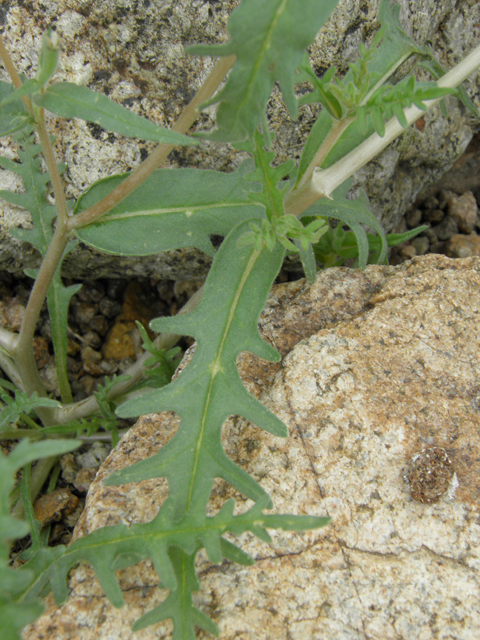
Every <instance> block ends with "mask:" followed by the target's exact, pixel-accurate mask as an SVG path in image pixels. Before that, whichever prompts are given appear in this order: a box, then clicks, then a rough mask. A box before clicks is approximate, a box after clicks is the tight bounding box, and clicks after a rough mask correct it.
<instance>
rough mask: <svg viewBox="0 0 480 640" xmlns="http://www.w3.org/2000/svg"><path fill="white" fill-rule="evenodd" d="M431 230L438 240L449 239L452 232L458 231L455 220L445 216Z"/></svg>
mask: <svg viewBox="0 0 480 640" xmlns="http://www.w3.org/2000/svg"><path fill="white" fill-rule="evenodd" d="M433 231H434V232H435V235H436V236H437V238H438V239H439V240H449V239H450V238H451V237H452V236H453V235H454V234H456V233H458V227H457V223H456V222H455V220H454V219H453V218H450V216H447V217H446V218H444V219H443V220H442V222H441V223H440V224H437V226H435V227H433Z"/></svg>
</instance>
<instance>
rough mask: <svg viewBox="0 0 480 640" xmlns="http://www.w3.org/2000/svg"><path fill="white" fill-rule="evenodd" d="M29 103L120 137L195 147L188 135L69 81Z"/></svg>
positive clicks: (54, 86) (194, 141)
mask: <svg viewBox="0 0 480 640" xmlns="http://www.w3.org/2000/svg"><path fill="white" fill-rule="evenodd" d="M32 100H33V101H34V103H35V104H36V105H37V106H38V107H43V108H44V109H47V111H51V112H52V113H55V114H56V115H57V116H61V117H62V118H80V119H81V120H88V121H89V122H94V123H95V124H98V125H100V126H102V127H104V128H105V129H107V130H108V131H115V133H119V134H120V135H122V136H129V137H131V138H140V139H142V140H154V141H155V142H164V143H167V144H175V145H177V144H181V145H185V144H187V145H188V144H198V142H197V141H196V140H193V139H192V138H189V137H188V136H184V135H181V134H180V133H176V132H175V131H170V130H169V129H163V128H162V127H157V126H156V125H155V124H153V122H150V120H146V119H145V118H142V117H141V116H138V115H137V114H136V113H133V112H132V111H129V110H128V109H125V107H122V106H121V105H119V104H117V103H116V102H112V101H111V100H110V99H109V98H107V96H105V95H103V94H101V93H96V92H95V91H91V90H90V89H87V87H81V86H79V85H76V84H73V83H71V82H58V83H56V84H53V85H51V86H50V87H48V89H46V91H45V92H43V93H38V94H35V95H34V96H32Z"/></svg>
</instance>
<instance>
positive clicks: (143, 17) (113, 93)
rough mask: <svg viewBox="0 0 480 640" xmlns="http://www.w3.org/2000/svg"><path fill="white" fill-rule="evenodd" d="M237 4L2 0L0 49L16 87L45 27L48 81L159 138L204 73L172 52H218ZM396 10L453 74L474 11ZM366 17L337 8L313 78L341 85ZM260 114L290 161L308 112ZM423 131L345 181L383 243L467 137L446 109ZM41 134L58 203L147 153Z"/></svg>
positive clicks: (166, 272)
mask: <svg viewBox="0 0 480 640" xmlns="http://www.w3.org/2000/svg"><path fill="white" fill-rule="evenodd" d="M237 4H238V1H237V0H229V1H228V2H221V3H220V2H206V1H203V0H189V1H188V2H184V1H183V0H161V1H160V0H155V1H154V2H143V3H140V2H138V1H137V0H108V1H104V0H102V1H100V0H68V1H67V0H62V1H60V2H53V1H52V0H42V1H41V2H40V1H34V2H29V3H26V2H23V1H20V0H12V2H9V3H8V4H7V6H5V7H2V8H1V9H0V20H1V21H2V23H3V25H4V33H3V37H4V38H5V42H6V45H7V47H8V48H9V49H10V51H11V52H12V56H13V58H14V60H15V62H16V64H17V65H18V68H19V70H20V71H21V72H24V73H25V74H26V75H27V76H28V77H30V76H31V75H32V73H33V71H34V69H35V67H36V64H37V60H38V51H39V47H40V41H41V35H42V32H43V31H44V30H45V29H46V27H47V26H48V24H54V25H55V26H56V27H57V29H58V32H59V33H60V35H61V37H62V42H63V48H64V49H63V55H62V59H61V64H60V67H59V70H58V73H57V77H56V79H58V80H67V81H70V82H72V81H73V82H78V83H80V84H82V85H85V86H88V87H90V88H91V89H94V90H97V91H100V92H105V93H106V94H108V95H109V96H110V97H111V98H112V99H114V100H116V101H117V102H120V103H122V104H124V105H126V106H128V107H130V108H132V109H133V110H134V111H135V112H136V113H139V114H140V115H143V116H146V117H148V118H150V119H152V120H153V121H154V122H156V123H157V124H159V125H163V126H170V125H171V124H172V122H173V121H174V120H175V119H176V118H177V117H178V115H179V113H180V112H181V110H182V109H183V107H184V106H185V105H186V104H187V103H188V101H189V100H190V99H191V98H192V97H193V95H194V93H195V91H196V89H197V88H198V86H199V83H200V82H201V81H202V80H203V79H204V78H205V76H206V75H207V73H208V72H209V70H210V69H211V67H212V61H211V60H210V59H209V58H196V57H189V56H187V55H186V54H184V50H183V47H184V46H187V45H190V44H196V43H200V42H209V43H213V42H223V41H225V39H226V38H227V37H228V36H227V30H226V27H227V24H228V17H229V13H231V11H232V10H233V9H234V8H235V6H237ZM400 4H401V5H402V19H403V23H404V25H405V29H406V30H407V31H408V32H410V33H411V34H412V35H413V37H414V38H415V40H416V41H417V42H419V43H420V44H423V43H425V42H429V43H431V44H432V47H433V50H434V51H435V53H436V55H437V56H438V59H439V60H440V62H441V63H442V64H443V65H444V66H445V67H447V68H450V67H452V66H453V65H454V64H456V63H457V62H459V61H460V60H461V59H462V58H463V57H464V56H465V55H466V54H467V53H468V52H469V51H470V50H471V49H472V48H473V47H474V46H475V45H476V44H477V43H478V27H477V25H478V23H480V5H479V3H475V2H474V3H472V2H471V0H458V1H455V0H446V1H445V2H441V3H439V2H437V1H436V0H410V1H407V0H401V3H400ZM377 8H378V0H366V1H364V2H363V1H362V2H361V1H360V0H343V1H342V2H340V4H339V6H338V7H337V9H336V10H335V12H334V13H333V14H332V17H331V19H330V21H329V22H328V24H327V25H326V26H325V28H324V29H323V30H322V31H321V32H320V34H319V35H318V37H317V39H316V41H315V43H314V44H313V46H312V48H311V56H312V61H313V64H314V66H316V67H317V68H318V69H319V70H322V69H323V70H325V69H326V68H327V67H328V66H330V65H332V64H335V65H336V66H337V67H338V69H339V71H340V72H342V73H343V72H344V71H345V70H346V68H347V66H348V64H349V63H351V62H353V61H354V59H355V57H356V56H357V51H358V44H359V43H360V42H363V41H365V42H367V43H368V42H370V41H371V38H372V36H373V31H374V28H375V26H376V22H375V21H376V12H377ZM478 82H479V81H478V75H477V76H474V77H473V78H472V79H471V80H470V81H469V82H467V83H466V87H467V90H468V91H469V93H470V94H471V95H472V97H473V99H474V101H476V102H478V98H477V97H476V96H478V94H479V91H478ZM477 106H478V104H477ZM269 109H270V111H269V118H270V124H271V127H272V129H273V131H274V132H275V134H276V141H275V145H276V146H275V150H276V152H277V154H278V158H279V160H285V159H286V158H288V157H295V158H298V157H299V155H300V151H301V149H302V146H303V143H304V141H305V139H306V136H307V134H308V132H309V130H310V128H311V126H312V124H313V122H314V121H315V119H316V116H317V112H316V110H315V109H314V108H313V107H311V106H306V107H304V108H303V109H302V110H301V112H300V117H299V119H298V121H297V122H293V121H292V120H291V119H290V118H289V116H288V113H287V112H286V109H285V106H284V105H283V102H282V101H281V99H280V96H279V94H278V92H276V91H274V94H273V98H272V100H271V101H270V106H269ZM211 124H212V121H211V119H210V116H209V115H208V113H204V114H202V115H201V116H200V117H199V119H198V121H197V123H196V128H197V130H198V129H208V128H210V127H211ZM424 124H425V129H424V131H423V133H422V132H421V131H420V130H419V129H417V128H415V127H413V128H410V129H409V130H408V131H407V132H406V133H405V134H404V135H403V137H402V139H401V140H398V141H397V142H396V143H394V144H393V145H392V146H390V147H389V148H388V149H387V150H386V151H385V152H384V153H382V154H381V155H380V156H379V157H378V158H377V159H376V160H375V161H374V162H373V163H371V164H370V165H369V166H368V167H366V168H364V169H363V170H362V171H361V172H359V173H358V174H357V176H356V184H357V186H358V187H360V186H363V187H365V188H366V190H367V193H368V195H369V197H370V199H371V202H372V207H373V210H374V212H375V214H376V215H377V217H379V218H380V219H381V220H382V222H383V224H384V226H385V228H386V229H387V231H390V230H391V229H393V228H394V227H395V226H396V225H397V224H398V222H399V220H400V219H401V217H402V216H403V214H404V213H405V211H406V209H407V208H408V206H409V205H410V204H411V203H412V202H413V200H414V199H415V197H416V195H417V194H418V192H419V191H420V190H422V189H423V188H425V187H426V186H428V185H429V184H431V183H433V182H435V181H436V180H438V179H439V178H440V177H441V175H442V174H443V173H444V172H445V171H446V169H447V168H448V167H450V165H451V164H452V163H453V162H454V161H455V160H456V159H457V158H458V156H460V155H461V154H462V152H463V150H464V149H465V147H466V145H467V143H468V141H469V140H470V138H471V137H472V133H473V132H474V131H475V128H476V127H478V125H476V124H475V123H474V122H473V121H472V119H471V118H470V117H468V116H467V115H466V114H465V110H464V108H463V107H462V106H460V105H459V104H458V103H457V102H456V101H455V100H453V99H452V100H449V112H448V117H447V118H444V117H443V116H441V113H440V110H439V109H436V110H435V109H434V110H433V111H432V112H431V113H429V114H428V115H427V116H425V123H424ZM420 128H421V127H420ZM52 131H53V133H54V134H55V136H56V142H55V147H56V152H57V156H58V158H59V160H63V159H65V160H66V162H67V165H68V169H67V171H66V174H65V177H66V182H67V194H68V197H72V198H76V197H78V195H79V194H80V193H81V192H82V191H83V190H85V189H86V188H88V186H90V185H91V184H92V183H93V182H95V181H96V180H98V179H99V178H101V177H104V176H105V175H109V174H111V173H122V172H125V171H128V170H130V169H131V168H133V167H135V166H137V165H138V164H139V163H140V161H141V159H142V158H144V157H145V156H146V155H147V154H148V152H149V151H150V150H151V148H152V145H151V144H150V143H144V142H141V141H135V140H132V139H121V138H119V137H118V136H116V135H114V134H109V133H108V132H106V131H104V130H103V129H101V128H100V127H98V126H96V125H92V124H87V123H85V122H81V121H60V120H59V121H56V120H55V119H52ZM0 146H3V149H0V151H1V152H2V153H4V154H5V155H6V156H7V157H9V158H15V157H16V156H15V147H14V145H12V144H11V142H10V141H9V140H3V141H1V142H0ZM242 158H243V155H242V154H241V153H239V152H236V151H234V150H233V149H232V148H231V147H229V146H226V145H213V144H210V143H204V144H203V145H202V146H201V147H199V148H198V150H197V149H191V148H190V149H188V148H179V149H177V150H175V151H174V152H173V153H172V154H171V155H170V157H169V163H168V164H169V166H196V167H200V168H215V169H220V170H224V171H231V170H232V169H233V168H234V167H236V166H237V165H238V164H239V162H240V160H241V159H242ZM18 186H19V184H18V179H17V178H16V176H14V175H13V174H12V173H10V172H4V171H1V172H0V187H1V188H8V189H12V188H15V187H18ZM19 225H23V226H28V225H29V217H28V214H26V213H25V212H24V211H23V210H21V209H19V208H15V207H13V206H11V205H7V204H5V203H2V207H1V213H0V268H1V269H5V270H8V271H11V272H12V273H13V272H14V273H19V272H21V271H22V269H23V268H25V267H30V268H32V267H36V266H38V256H37V255H36V254H35V253H34V252H33V251H32V250H30V249H29V248H28V247H26V246H24V245H21V244H20V243H19V242H18V241H17V240H13V239H12V238H10V236H9V233H8V230H9V229H11V228H12V227H18V226H19ZM209 265H210V260H209V259H208V258H207V257H206V256H204V255H203V254H201V253H199V252H192V251H186V250H182V251H175V252H169V253H167V254H160V255H158V256H149V257H147V258H141V259H136V258H135V259H132V258H128V259H127V258H125V257H118V256H109V255H103V254H99V253H98V252H97V251H94V250H92V249H88V248H86V247H83V246H82V247H79V248H78V249H77V250H76V251H75V252H74V253H72V254H71V255H70V256H68V258H67V260H66V262H65V266H64V273H65V275H69V276H71V277H76V278H85V277H92V278H100V277H119V276H123V277H124V276H126V275H127V276H128V275H136V276H138V275H143V276H156V277H162V278H170V279H181V278H192V277H201V276H203V275H205V274H206V272H207V271H208V268H209Z"/></svg>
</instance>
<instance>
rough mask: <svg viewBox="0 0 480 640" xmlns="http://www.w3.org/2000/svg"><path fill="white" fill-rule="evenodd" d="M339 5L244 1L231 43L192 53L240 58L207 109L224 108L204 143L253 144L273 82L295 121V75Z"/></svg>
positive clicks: (331, 1)
mask: <svg viewBox="0 0 480 640" xmlns="http://www.w3.org/2000/svg"><path fill="white" fill-rule="evenodd" d="M337 4H338V0H322V1H321V2H319V1H318V0H243V2H242V3H241V5H240V6H239V7H237V9H235V11H234V12H233V13H232V15H231V17H230V22H229V26H228V29H229V33H230V36H231V40H230V42H228V43H226V44H222V45H200V46H195V47H189V49H188V52H189V53H193V54H195V55H207V56H228V55H232V54H234V55H236V56H237V60H236V62H235V65H234V67H233V68H232V70H231V72H230V75H229V77H228V80H227V83H226V85H225V86H224V88H223V89H222V90H221V91H220V92H219V93H218V94H217V95H216V96H215V97H214V98H213V99H212V100H211V101H210V102H209V103H208V104H213V103H215V102H219V103H220V104H219V107H218V111H217V118H216V124H217V129H215V130H214V131H213V132H211V133H208V134H204V135H203V137H207V138H209V139H211V140H217V141H224V142H227V141H231V142H238V141H242V140H245V139H247V138H249V137H250V136H251V135H252V134H253V132H254V131H255V130H256V129H257V127H258V125H259V124H260V123H261V122H262V121H263V119H264V113H265V105H266V103H267V100H268V98H269V96H270V93H271V91H272V88H273V85H274V83H275V82H278V83H279V85H280V89H281V91H282V94H283V98H284V100H285V104H286V105H287V108H288V110H289V111H290V114H291V115H292V117H293V118H296V116H297V102H296V98H295V94H294V91H293V85H294V74H295V71H296V69H297V67H298V65H299V64H300V62H301V59H302V56H303V53H304V50H305V48H306V47H308V45H309V44H311V42H312V41H313V39H314V38H315V35H316V34H317V32H318V31H319V29H320V28H321V27H322V25H323V24H325V22H326V21H327V19H328V17H329V15H330V13H331V12H332V10H333V9H334V8H335V6H336V5H337Z"/></svg>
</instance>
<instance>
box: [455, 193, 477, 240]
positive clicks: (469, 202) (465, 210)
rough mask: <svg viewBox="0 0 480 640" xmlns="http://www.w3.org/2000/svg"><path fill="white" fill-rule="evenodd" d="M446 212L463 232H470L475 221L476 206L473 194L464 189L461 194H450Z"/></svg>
mask: <svg viewBox="0 0 480 640" xmlns="http://www.w3.org/2000/svg"><path fill="white" fill-rule="evenodd" d="M448 214H449V216H450V217H451V218H453V220H455V222H456V223H457V225H458V228H459V230H460V231H462V232H463V233H471V232H472V231H473V230H474V228H475V225H476V223H477V214H478V207H477V201H476V200H475V196H474V195H473V193H472V192H471V191H466V192H465V193H464V194H463V195H461V196H457V195H455V196H452V197H451V198H450V200H449V202H448Z"/></svg>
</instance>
